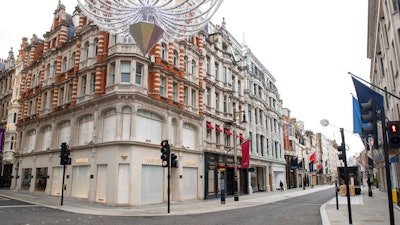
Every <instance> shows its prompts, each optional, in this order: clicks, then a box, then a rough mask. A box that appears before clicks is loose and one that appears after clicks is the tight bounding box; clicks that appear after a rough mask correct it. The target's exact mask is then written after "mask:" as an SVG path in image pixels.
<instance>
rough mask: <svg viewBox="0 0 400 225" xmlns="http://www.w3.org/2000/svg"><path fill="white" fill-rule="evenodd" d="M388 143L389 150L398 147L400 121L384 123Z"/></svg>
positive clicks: (399, 143) (399, 144) (399, 142)
mask: <svg viewBox="0 0 400 225" xmlns="http://www.w3.org/2000/svg"><path fill="white" fill-rule="evenodd" d="M386 126H387V127H386V128H387V134H388V140H389V141H388V142H389V146H390V147H391V148H399V147H400V121H389V122H387V123H386Z"/></svg>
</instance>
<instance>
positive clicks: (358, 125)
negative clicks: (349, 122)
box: [352, 96, 363, 134]
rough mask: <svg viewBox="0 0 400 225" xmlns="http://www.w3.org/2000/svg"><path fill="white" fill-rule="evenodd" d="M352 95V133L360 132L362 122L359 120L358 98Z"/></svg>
mask: <svg viewBox="0 0 400 225" xmlns="http://www.w3.org/2000/svg"><path fill="white" fill-rule="evenodd" d="M352 97H353V133H354V134H362V129H361V127H362V124H363V123H362V122H361V113H360V105H359V103H358V100H357V99H356V98H355V97H354V96H352Z"/></svg>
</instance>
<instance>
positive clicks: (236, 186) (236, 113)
mask: <svg viewBox="0 0 400 225" xmlns="http://www.w3.org/2000/svg"><path fill="white" fill-rule="evenodd" d="M242 113H244V111H238V112H236V109H235V108H234V109H233V123H232V125H233V150H234V156H233V161H234V177H233V181H234V194H233V196H234V200H235V201H239V193H238V160H237V147H236V142H237V137H236V133H237V130H236V129H237V128H236V115H239V116H241V115H242ZM245 122H246V114H243V121H242V123H245Z"/></svg>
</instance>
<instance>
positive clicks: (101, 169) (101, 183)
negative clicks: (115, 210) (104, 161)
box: [96, 165, 107, 203]
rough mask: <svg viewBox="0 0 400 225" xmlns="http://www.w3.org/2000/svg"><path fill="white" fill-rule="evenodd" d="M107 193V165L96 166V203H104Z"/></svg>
mask: <svg viewBox="0 0 400 225" xmlns="http://www.w3.org/2000/svg"><path fill="white" fill-rule="evenodd" d="M106 193H107V165H98V166H97V176H96V202H101V203H105V202H106Z"/></svg>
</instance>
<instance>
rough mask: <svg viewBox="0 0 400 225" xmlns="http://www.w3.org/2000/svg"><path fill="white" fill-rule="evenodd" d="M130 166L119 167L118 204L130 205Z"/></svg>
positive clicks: (121, 165)
mask: <svg viewBox="0 0 400 225" xmlns="http://www.w3.org/2000/svg"><path fill="white" fill-rule="evenodd" d="M129 168H130V166H129V164H120V165H118V198H117V202H118V204H128V203H129V183H130V179H129V178H130V175H129V174H130V173H129V170H130V169H129Z"/></svg>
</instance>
